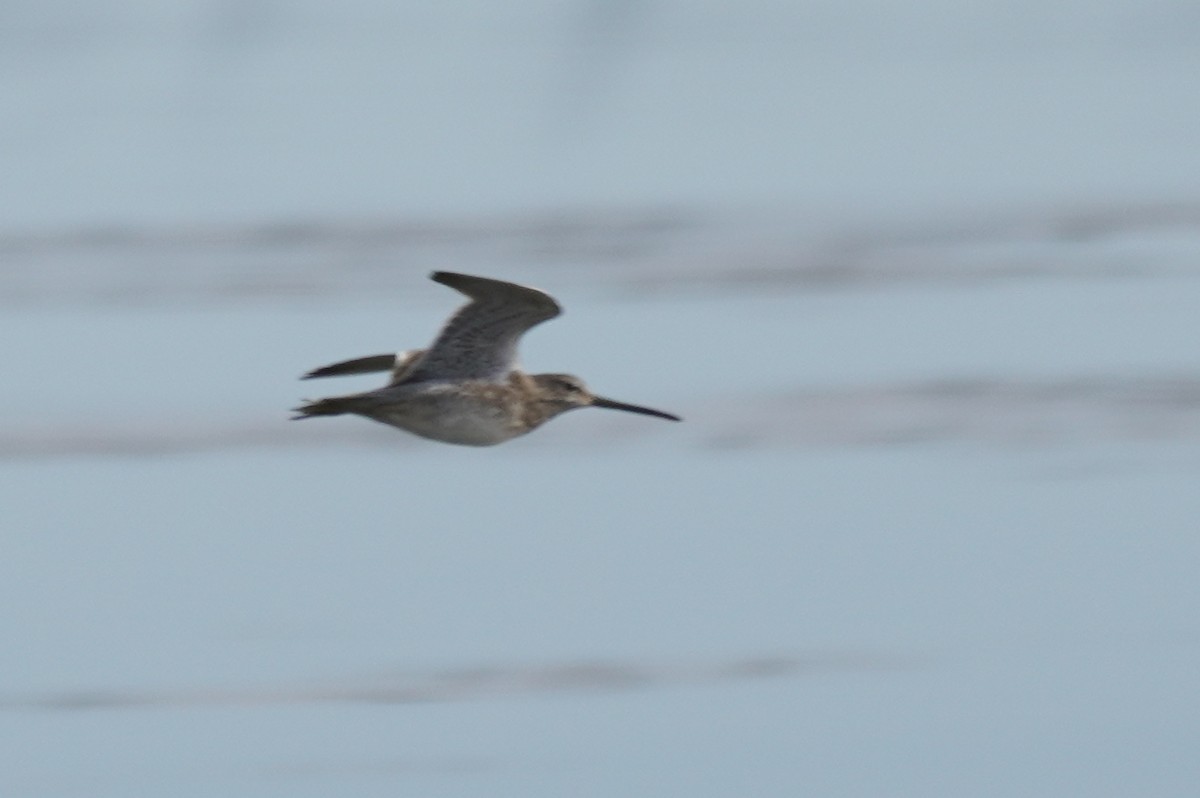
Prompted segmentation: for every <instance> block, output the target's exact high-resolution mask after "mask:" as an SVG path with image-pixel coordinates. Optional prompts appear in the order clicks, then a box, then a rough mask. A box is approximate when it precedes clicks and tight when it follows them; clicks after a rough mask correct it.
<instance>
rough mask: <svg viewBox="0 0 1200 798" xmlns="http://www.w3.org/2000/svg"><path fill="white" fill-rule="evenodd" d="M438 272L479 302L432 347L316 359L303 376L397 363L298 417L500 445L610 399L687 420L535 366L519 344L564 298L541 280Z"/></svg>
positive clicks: (618, 405)
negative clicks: (361, 389) (534, 284)
mask: <svg viewBox="0 0 1200 798" xmlns="http://www.w3.org/2000/svg"><path fill="white" fill-rule="evenodd" d="M430 279H432V280H433V281H434V282H438V283H441V284H442V285H446V286H449V287H450V288H453V289H455V290H456V291H459V292H460V293H462V294H465V295H466V296H467V297H469V298H470V300H471V301H470V302H468V303H467V304H465V305H463V306H462V307H461V308H459V309H458V311H457V312H456V313H455V314H454V315H453V316H451V317H450V320H449V321H447V322H446V324H445V326H443V327H442V330H441V332H439V333H438V336H437V338H436V339H435V340H434V342H433V343H432V344H431V345H430V346H429V348H428V349H415V350H408V351H405V352H399V353H397V354H387V355H370V356H369V357H360V358H355V359H354V360H345V361H342V362H340V363H334V364H332V365H329V366H322V367H321V368H318V369H313V370H312V371H310V372H308V373H307V374H305V375H304V377H303V379H311V378H313V377H336V376H342V375H346V374H367V373H370V372H376V371H390V372H391V380H390V381H389V382H388V384H387V385H386V386H384V387H383V388H379V389H377V390H374V391H367V392H365V393H356V394H350V395H348V396H334V397H331V398H328V399H318V400H317V401H315V402H306V403H305V404H303V405H301V406H300V407H297V408H295V412H296V414H297V415H295V416H293V417H292V418H293V419H301V418H312V417H313V416H339V415H343V414H346V413H351V414H354V415H359V416H365V417H366V418H369V419H372V420H374V421H379V422H381V423H384V424H389V425H391V426H393V427H398V428H400V429H402V430H407V431H408V432H411V433H413V434H415V435H420V436H421V437H423V438H431V439H432V440H435V441H444V442H446V443H457V444H462V445H465V446H492V445H495V444H497V443H503V442H504V441H507V440H511V439H512V438H515V437H517V436H519V435H524V434H525V433H527V432H530V431H532V430H535V429H537V428H538V427H540V426H541V425H542V424H545V423H546V422H547V421H549V420H550V419H552V418H554V417H555V416H557V415H560V414H562V413H565V412H567V411H568V410H575V409H577V408H580V407H606V408H609V409H610V410H625V411H627V412H630V413H641V414H642V415H647V416H657V417H658V418H666V419H670V420H671V421H680V420H681V419H680V418H679V416H675V415H672V414H670V413H664V412H662V411H661V410H652V409H651V408H649V407H640V406H638V405H630V404H626V403H624V402H617V401H614V400H612V399H605V398H604V397H602V396H596V395H595V394H593V393H592V392H591V391H589V390H588V389H587V387H586V386H585V385H584V384H583V380H581V379H579V378H578V377H574V376H572V375H570V374H526V373H525V372H524V371H522V370H521V368H520V367H519V366H518V365H517V344H518V343H519V342H520V340H521V336H522V335H524V334H525V332H526V331H528V330H529V329H530V328H531V327H534V326H536V325H538V324H541V323H542V322H544V321H548V320H549V319H552V318H554V317H555V316H557V315H559V314H560V313H562V308H561V307H559V305H558V303H557V302H555V301H554V298H553V297H551V296H550V295H548V294H545V293H543V292H541V291H539V290H537V289H536V288H527V287H525V286H523V285H516V284H514V283H506V282H503V281H501V280H491V279H488V278H486V277H472V276H470V275H467V274H455V273H453V272H434V273H433V274H432V275H430Z"/></svg>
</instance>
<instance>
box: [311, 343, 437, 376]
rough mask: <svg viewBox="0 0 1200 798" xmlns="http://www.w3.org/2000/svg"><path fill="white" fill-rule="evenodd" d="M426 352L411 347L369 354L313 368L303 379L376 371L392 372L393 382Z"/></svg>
mask: <svg viewBox="0 0 1200 798" xmlns="http://www.w3.org/2000/svg"><path fill="white" fill-rule="evenodd" d="M423 354H425V350H423V349H410V350H408V351H405V352H397V353H395V354H387V355H369V356H367V357H358V358H355V359H354V360H343V361H341V362H340V363H331V364H330V365H328V366H321V368H319V369H313V370H312V371H310V372H308V373H307V374H305V375H304V376H303V377H301V379H305V380H311V379H314V378H316V377H345V376H348V375H351V374H370V373H372V372H376V371H390V372H392V382H396V381H397V380H399V379H401V378H403V377H404V375H406V374H407V373H408V369H409V367H410V366H411V365H412V364H413V363H414V362H415V361H416V360H417V358H419V357H420V356H421V355H423Z"/></svg>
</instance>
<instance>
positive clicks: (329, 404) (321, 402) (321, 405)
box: [292, 396, 353, 421]
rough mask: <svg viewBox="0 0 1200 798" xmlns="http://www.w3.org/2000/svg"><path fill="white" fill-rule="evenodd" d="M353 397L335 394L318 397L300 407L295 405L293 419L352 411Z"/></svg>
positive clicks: (338, 414) (336, 414)
mask: <svg viewBox="0 0 1200 798" xmlns="http://www.w3.org/2000/svg"><path fill="white" fill-rule="evenodd" d="M350 399H351V397H348V396H335V397H333V398H331V399H318V400H316V401H315V402H305V403H304V404H302V405H300V406H299V407H293V408H292V412H293V413H295V414H296V415H294V416H292V421H297V420H299V419H302V418H312V417H313V416H340V415H342V414H343V413H351V412H353V410H352V409H351V406H352V404H353V403H352V402H351V401H350Z"/></svg>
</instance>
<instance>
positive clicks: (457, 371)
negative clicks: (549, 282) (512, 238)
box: [403, 272, 562, 382]
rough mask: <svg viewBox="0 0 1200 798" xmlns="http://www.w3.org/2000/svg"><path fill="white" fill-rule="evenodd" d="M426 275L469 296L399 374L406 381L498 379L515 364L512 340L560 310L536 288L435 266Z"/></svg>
mask: <svg viewBox="0 0 1200 798" xmlns="http://www.w3.org/2000/svg"><path fill="white" fill-rule="evenodd" d="M431 279H433V280H434V281H435V282H439V283H441V284H442V285H447V286H450V287H451V288H453V289H455V290H456V291H459V292H461V293H463V294H465V295H467V296H468V297H470V298H471V301H470V302H468V303H467V304H466V305H463V306H462V307H461V308H459V309H458V311H457V312H456V313H455V314H454V315H453V316H451V317H450V320H449V321H448V322H446V325H445V326H444V327H442V330H441V332H440V333H438V336H437V339H436V340H435V341H434V342H433V344H432V345H431V346H430V347H429V349H427V350H425V354H424V355H423V356H422V357H421V358H420V359H418V360H417V361H416V362H415V363H414V364H413V365H412V367H411V368H410V369H409V370H408V371H407V373H405V374H404V375H403V379H404V381H405V382H419V381H421V380H443V379H477V380H492V381H496V382H500V381H502V380H504V379H506V378H507V376H508V374H509V372H511V371H512V370H513V369H514V368H516V366H517V344H518V343H519V342H520V340H521V336H522V335H524V334H525V332H526V330H528V329H529V328H530V327H533V326H535V325H537V324H541V323H542V322H543V321H546V320H548V319H552V318H554V317H555V316H557V315H558V314H560V313H562V308H560V307H559V306H558V303H557V302H555V301H554V299H553V298H552V297H550V296H549V295H547V294H545V293H543V292H541V291H538V290H537V289H536V288H526V287H525V286H522V285H516V284H514V283H506V282H503V281H501V280H489V279H488V278H486V277H472V276H470V275H466V274H455V273H453V272H434V273H433V274H432V275H431Z"/></svg>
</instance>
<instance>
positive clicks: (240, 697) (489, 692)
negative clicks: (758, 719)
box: [0, 652, 913, 710]
mask: <svg viewBox="0 0 1200 798" xmlns="http://www.w3.org/2000/svg"><path fill="white" fill-rule="evenodd" d="M912 664H913V663H912V662H909V661H905V660H903V659H901V658H899V657H896V656H886V655H882V654H871V653H867V652H825V653H813V654H808V655H803V656H796V655H773V656H766V657H756V658H752V659H743V660H735V661H732V662H725V663H719V664H715V665H692V666H676V667H664V666H654V665H648V664H640V663H627V662H574V663H565V664H561V665H548V666H527V667H497V666H487V667H476V668H454V669H450V670H445V671H440V672H434V673H425V674H412V673H397V674H395V675H392V676H387V677H382V678H380V677H376V678H373V679H367V680H363V681H362V682H361V683H357V684H355V683H350V684H338V685H314V686H307V687H295V688H281V687H279V686H272V687H270V688H261V689H253V688H244V689H221V690H217V689H178V690H171V691H164V692H139V691H103V692H85V693H79V692H75V693H61V694H56V695H43V696H23V697H22V696H7V697H5V698H3V699H0V708H5V709H64V710H73V709H110V708H136V707H156V708H165V707H182V706H189V705H218V706H238V705H262V704H305V703H312V702H324V701H337V702H354V703H376V704H423V703H429V702H449V701H472V700H482V699H487V698H497V697H501V696H511V695H524V694H537V693H562V692H567V693H571V692H597V691H599V692H612V691H627V690H641V689H646V688H654V687H670V686H678V685H684V684H705V683H721V682H726V681H745V680H752V679H764V678H785V677H796V676H800V675H804V674H818V673H847V672H855V671H876V670H893V669H899V668H905V667H911V666H912Z"/></svg>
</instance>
